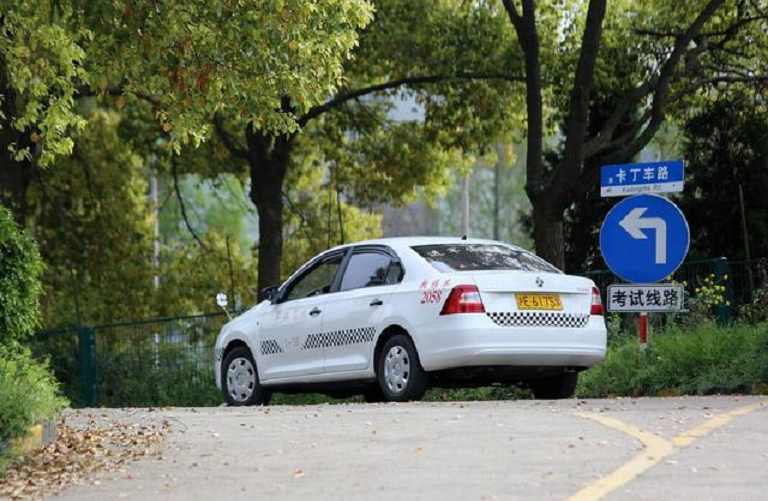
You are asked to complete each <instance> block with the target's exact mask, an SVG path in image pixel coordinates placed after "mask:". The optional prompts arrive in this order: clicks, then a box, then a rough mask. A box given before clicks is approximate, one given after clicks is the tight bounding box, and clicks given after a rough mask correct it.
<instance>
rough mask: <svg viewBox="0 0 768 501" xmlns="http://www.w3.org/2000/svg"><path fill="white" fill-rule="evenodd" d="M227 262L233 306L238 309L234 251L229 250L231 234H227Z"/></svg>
mask: <svg viewBox="0 0 768 501" xmlns="http://www.w3.org/2000/svg"><path fill="white" fill-rule="evenodd" d="M227 263H229V297H230V298H231V300H232V307H233V308H234V309H235V311H237V309H238V305H237V300H236V299H235V273H234V270H233V269H232V252H231V251H230V250H229V235H227Z"/></svg>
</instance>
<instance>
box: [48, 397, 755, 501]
mask: <svg viewBox="0 0 768 501" xmlns="http://www.w3.org/2000/svg"><path fill="white" fill-rule="evenodd" d="M160 412H161V414H162V415H163V417H164V418H167V419H169V420H170V421H171V422H172V426H173V434H172V435H171V437H170V438H169V439H168V440H167V442H166V444H165V451H164V452H163V454H162V459H158V458H152V459H144V460H141V461H137V462H134V463H132V464H130V465H129V466H128V467H127V470H126V471H125V472H123V473H120V474H117V475H116V474H104V475H102V477H99V479H98V481H96V480H94V481H93V482H92V485H85V486H80V487H76V488H73V489H70V490H67V491H64V492H62V493H60V494H59V495H58V496H56V497H55V498H54V499H57V500H62V501H63V500H67V501H68V500H78V501H83V500H94V501H96V500H99V501H101V500H110V499H131V500H145V499H146V500H155V499H157V500H194V499H200V500H214V499H215V500H240V499H265V500H282V499H311V500H325V499H328V500H338V499H366V500H368V499H408V500H410V499H425V500H445V499H459V500H465V499H467V500H472V499H478V500H485V499H487V500H491V499H526V500H531V499H536V500H548V499H552V500H565V499H612V500H619V499H621V500H623V499H651V500H667V499H669V500H673V499H695V500H718V501H719V500H763V499H766V496H768V494H766V488H768V430H766V428H768V398H766V397H762V398H760V397H738V398H736V397H688V398H662V399H617V400H570V401H561V402H548V401H535V402H534V401H519V402H468V403H463V404H462V403H443V404H435V403H429V404H427V403H414V404H371V405H337V406H328V405H323V406H307V407H272V408H246V409H242V408H213V409H172V410H167V411H160ZM154 414H155V416H154V417H156V414H157V413H154ZM96 483H97V484H98V485H93V484H96Z"/></svg>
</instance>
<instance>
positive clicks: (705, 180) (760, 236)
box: [679, 92, 768, 259]
mask: <svg viewBox="0 0 768 501" xmlns="http://www.w3.org/2000/svg"><path fill="white" fill-rule="evenodd" d="M684 133H685V137H686V140H685V146H684V151H685V159H686V162H687V163H686V170H687V176H686V186H685V192H684V193H683V194H682V197H681V199H680V202H679V205H680V207H681V209H682V210H683V211H684V212H685V214H686V217H687V218H688V222H689V224H690V225H691V227H692V228H696V231H694V232H692V233H691V240H692V241H691V255H692V257H698V258H710V257H720V256H726V257H728V258H730V259H745V258H746V257H747V255H746V254H747V253H746V250H745V248H746V245H745V244H746V242H745V241H744V233H743V228H742V213H741V209H742V200H740V197H739V190H741V191H742V193H743V204H744V207H743V208H744V217H745V221H744V222H743V223H745V224H746V226H747V232H748V234H749V247H750V254H751V256H752V257H756V256H759V257H764V256H766V255H768V227H766V224H765V222H766V220H768V204H766V200H765V193H766V190H768V115H766V105H765V102H764V100H763V99H762V97H760V96H755V95H754V94H751V93H747V94H744V93H738V92H737V93H728V95H727V98H726V99H722V100H718V101H714V102H711V103H708V104H707V105H706V106H705V107H704V108H703V109H701V111H699V112H698V113H697V114H696V115H695V116H693V117H691V119H690V120H689V121H688V123H687V124H686V127H685V129H684Z"/></svg>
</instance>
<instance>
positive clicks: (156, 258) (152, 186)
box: [149, 158, 160, 290]
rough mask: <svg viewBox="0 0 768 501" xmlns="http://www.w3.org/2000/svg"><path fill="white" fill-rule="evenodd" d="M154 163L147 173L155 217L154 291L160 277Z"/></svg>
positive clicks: (158, 213)
mask: <svg viewBox="0 0 768 501" xmlns="http://www.w3.org/2000/svg"><path fill="white" fill-rule="evenodd" d="M154 163H155V162H154V158H153V159H152V161H151V164H150V171H149V172H150V174H149V191H150V197H151V198H152V210H153V212H154V215H155V218H154V219H155V228H154V239H153V242H152V269H153V270H154V272H155V276H154V278H153V285H154V287H155V290H157V289H158V288H159V287H160V275H159V273H158V268H159V267H160V203H159V196H158V189H157V172H155V166H154Z"/></svg>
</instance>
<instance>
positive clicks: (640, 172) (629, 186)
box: [600, 160, 684, 197]
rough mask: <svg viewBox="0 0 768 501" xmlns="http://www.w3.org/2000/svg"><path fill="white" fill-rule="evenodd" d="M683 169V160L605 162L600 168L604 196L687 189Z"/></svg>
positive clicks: (601, 194)
mask: <svg viewBox="0 0 768 501" xmlns="http://www.w3.org/2000/svg"><path fill="white" fill-rule="evenodd" d="M683 171H684V169H683V161H682V160H671V161H667V162H645V163H636V164H621V165H604V166H603V167H602V169H601V170H600V196H601V197H624V196H627V195H638V194H641V193H666V192H677V191H683Z"/></svg>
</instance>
